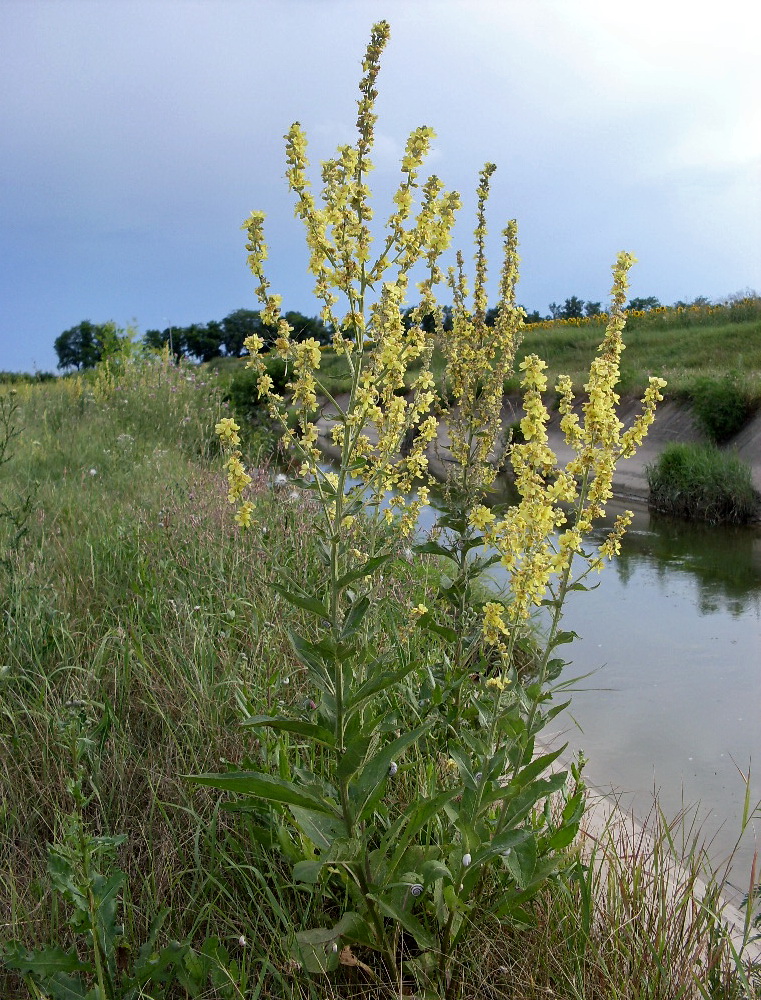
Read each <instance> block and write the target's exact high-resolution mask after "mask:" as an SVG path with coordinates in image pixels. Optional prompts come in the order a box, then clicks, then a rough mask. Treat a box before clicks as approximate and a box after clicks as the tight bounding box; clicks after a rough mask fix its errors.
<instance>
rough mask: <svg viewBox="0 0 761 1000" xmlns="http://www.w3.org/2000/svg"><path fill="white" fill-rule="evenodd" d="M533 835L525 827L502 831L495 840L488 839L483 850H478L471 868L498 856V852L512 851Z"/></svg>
mask: <svg viewBox="0 0 761 1000" xmlns="http://www.w3.org/2000/svg"><path fill="white" fill-rule="evenodd" d="M530 836H531V831H530V830H526V829H524V828H522V829H520V830H508V831H507V832H506V833H500V834H498V835H497V836H496V837H494V839H493V840H491V841H488V842H487V843H486V844H484V846H483V847H482V848H481V850H479V851H477V852H476V853H475V854H474V856H473V860H472V861H471V868H475V867H477V866H478V865H480V864H482V863H483V862H484V861H488V859H489V858H493V857H496V855H497V854H504V853H505V852H506V851H512V850H513V848H515V847H516V846H517V845H518V844H521V843H523V841H524V840H526V839H527V838H528V837H530Z"/></svg>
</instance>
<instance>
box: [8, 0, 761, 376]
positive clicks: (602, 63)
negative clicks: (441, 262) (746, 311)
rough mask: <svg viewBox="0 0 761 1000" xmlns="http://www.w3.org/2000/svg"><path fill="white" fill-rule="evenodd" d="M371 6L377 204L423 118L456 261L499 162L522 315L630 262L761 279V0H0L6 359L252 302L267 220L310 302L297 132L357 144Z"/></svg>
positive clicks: (689, 286) (272, 272)
mask: <svg viewBox="0 0 761 1000" xmlns="http://www.w3.org/2000/svg"><path fill="white" fill-rule="evenodd" d="M380 18H386V19H387V20H388V21H390V23H391V41H390V44H389V47H388V49H387V52H386V55H385V58H384V61H383V69H382V71H381V75H380V78H379V90H380V97H379V100H378V105H377V110H378V113H379V115H380V119H379V122H378V126H377V131H378V145H377V149H376V154H375V162H376V170H375V172H374V174H373V176H372V179H371V180H372V184H373V187H374V190H375V191H376V192H377V196H378V201H377V212H378V215H379V216H384V215H386V214H387V208H386V200H387V199H388V197H389V196H390V193H391V192H392V191H393V189H394V188H395V186H396V182H397V177H398V161H399V158H400V156H401V151H402V149H403V146H404V141H405V139H406V136H407V134H408V133H409V131H410V130H411V129H412V128H414V127H415V126H417V125H421V124H427V125H431V126H432V127H433V128H434V129H435V130H436V132H437V135H438V138H437V141H436V145H435V149H434V153H433V155H432V157H431V160H430V161H429V165H430V170H431V171H435V172H436V173H437V174H439V175H440V176H441V177H442V179H443V180H444V182H445V183H446V185H447V187H450V188H452V187H454V188H456V189H458V190H459V191H460V192H461V193H462V195H463V201H464V208H463V212H462V214H461V222H460V224H459V226H458V230H457V237H456V245H458V246H461V247H462V248H463V250H464V251H465V252H466V254H469V253H470V252H471V242H470V235H469V234H470V231H471V230H472V228H473V220H472V212H473V204H474V195H473V192H474V190H475V186H476V183H477V175H478V171H479V169H480V168H481V166H482V165H483V163H484V162H485V161H487V160H491V161H494V162H495V163H497V164H498V168H499V169H498V171H497V173H496V174H495V176H494V178H493V184H492V197H491V201H490V210H489V222H490V231H491V246H492V247H493V253H492V261H493V268H494V270H495V271H496V270H497V267H498V256H499V252H498V247H499V233H500V230H501V228H502V226H503V225H504V223H505V221H506V220H507V219H509V218H512V217H516V218H517V219H518V224H519V232H520V239H521V255H522V258H523V264H522V278H521V283H520V286H519V300H520V301H521V302H522V303H523V304H524V305H525V306H526V307H527V308H529V309H539V310H540V311H542V312H546V311H547V309H548V305H549V303H550V302H551V301H562V300H563V299H564V298H566V297H568V296H570V295H579V296H581V297H582V298H584V299H593V300H600V299H603V300H604V299H605V297H606V295H607V292H608V287H609V284H610V265H611V263H612V261H613V258H614V256H615V253H616V251H617V250H619V249H627V250H632V251H634V252H635V253H636V255H637V257H638V258H639V261H640V263H639V264H638V266H637V268H636V269H635V271H634V272H633V275H632V279H633V287H632V294H633V295H642V296H647V295H655V296H657V297H658V298H659V299H660V300H661V301H663V302H664V303H670V302H673V301H675V300H677V299H685V300H689V299H692V298H694V297H695V296H697V295H705V296H708V297H709V298H713V299H715V298H721V297H723V296H726V295H729V294H731V293H733V292H736V291H738V290H741V289H744V288H749V287H750V288H755V289H757V290H761V194H760V192H761V110H760V109H761V102H759V100H758V96H759V94H761V61H760V60H759V59H758V52H757V38H758V31H757V28H758V13H757V4H756V3H755V2H751V0H743V2H740V0H725V2H723V3H721V4H715V5H711V6H709V5H701V6H698V5H696V4H694V3H682V2H675V0H660V2H653V0H637V2H632V3H629V4H612V3H610V2H608V0H386V2H376V0H0V39H2V59H0V89H1V92H2V101H0V178H1V180H2V183H1V184H0V303H1V308H0V370H10V371H15V370H26V371H31V370H33V369H34V368H39V369H48V370H52V369H54V368H55V364H56V356H55V353H54V351H53V341H54V340H55V338H56V336H57V335H58V334H59V333H60V332H61V331H63V330H65V329H67V328H69V327H71V326H74V325H76V324H77V323H79V322H80V321H81V320H83V319H90V320H92V321H93V322H104V321H106V320H109V319H112V320H114V321H116V322H117V323H118V324H119V325H121V326H127V325H128V324H130V323H133V322H134V323H135V324H136V325H137V327H138V329H139V331H141V332H143V331H145V330H146V329H149V328H151V327H161V328H163V327H166V326H168V325H170V324H174V325H187V324H189V323H193V322H206V321H208V320H211V319H221V318H222V317H224V316H225V315H226V314H227V313H229V312H231V311H232V310H233V309H237V308H241V307H245V308H256V302H255V299H254V294H253V289H254V282H253V280H252V278H251V277H250V275H249V273H248V271H247V270H246V264H245V250H244V236H243V233H242V232H241V230H240V224H241V222H242V221H243V219H244V218H245V217H246V216H247V215H248V214H249V212H250V211H251V210H252V209H263V210H264V211H266V212H267V222H266V226H267V234H268V238H269V242H270V247H271V254H270V261H269V276H270V281H271V283H272V287H273V290H274V291H278V292H280V293H282V295H283V298H284V306H285V308H290V309H297V310H300V311H301V312H304V313H306V314H308V315H314V314H316V313H317V312H318V308H319V307H318V304H317V303H315V301H314V300H313V299H312V297H311V294H310V287H311V282H310V279H309V276H308V275H307V274H306V268H305V263H306V256H305V253H304V249H303V247H304V244H303V237H302V234H301V231H300V228H299V224H298V223H297V222H296V220H294V218H293V213H292V207H291V200H290V195H289V193H288V191H287V187H286V185H285V181H284V180H283V173H284V158H283V140H282V136H283V134H284V133H285V131H286V130H287V128H288V126H289V125H290V123H291V122H292V121H294V120H299V121H300V122H301V123H302V124H303V126H304V128H305V130H306V132H307V134H308V136H309V139H310V150H311V155H312V162H313V163H314V164H318V162H319V160H321V159H325V158H326V157H328V156H330V155H332V153H333V151H334V148H335V146H336V145H337V144H338V143H339V142H350V141H353V138H354V121H355V104H354V102H355V97H356V85H357V82H358V80H359V76H360V72H361V70H360V60H361V57H362V53H363V51H364V47H365V45H366V42H367V38H368V36H369V31H370V26H371V24H372V23H373V22H374V21H376V20H378V19H380ZM754 25H755V27H754Z"/></svg>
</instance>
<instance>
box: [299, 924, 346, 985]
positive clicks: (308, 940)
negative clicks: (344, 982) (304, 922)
mask: <svg viewBox="0 0 761 1000" xmlns="http://www.w3.org/2000/svg"><path fill="white" fill-rule="evenodd" d="M334 944H335V935H334V934H333V931H332V929H330V928H327V927H313V928H312V929H311V930H308V931H298V932H297V934H296V956H297V958H298V959H299V961H300V962H301V964H302V965H303V966H304V968H305V969H306V970H307V972H311V973H313V974H315V973H316V974H320V973H322V974H325V973H328V972H334V971H335V970H336V969H337V968H338V962H339V959H338V949H336V951H333V945H334Z"/></svg>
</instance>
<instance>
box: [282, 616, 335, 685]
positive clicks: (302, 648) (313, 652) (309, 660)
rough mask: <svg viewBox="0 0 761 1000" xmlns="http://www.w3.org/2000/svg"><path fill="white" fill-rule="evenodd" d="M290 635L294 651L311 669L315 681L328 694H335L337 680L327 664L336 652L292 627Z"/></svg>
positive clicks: (289, 630) (289, 631)
mask: <svg viewBox="0 0 761 1000" xmlns="http://www.w3.org/2000/svg"><path fill="white" fill-rule="evenodd" d="M288 637H289V638H290V640H291V645H292V646H293V651H294V653H295V654H296V656H297V657H298V658H299V660H300V661H301V662H302V663H303V664H304V666H305V667H306V668H307V669H308V670H309V673H310V676H311V678H312V680H313V681H314V683H315V684H316V685H317V686H318V687H319V688H320V690H321V691H323V692H325V693H326V694H330V695H333V694H335V682H334V680H333V677H332V676H331V673H330V671H329V670H328V669H327V668H326V666H325V663H326V662H332V661H333V660H334V658H335V652H334V651H333V650H329V649H326V647H325V646H324V645H320V644H318V643H314V642H310V641H309V640H308V639H305V638H304V637H303V636H300V635H299V634H298V632H294V631H293V630H292V629H288Z"/></svg>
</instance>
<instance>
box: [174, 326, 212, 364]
mask: <svg viewBox="0 0 761 1000" xmlns="http://www.w3.org/2000/svg"><path fill="white" fill-rule="evenodd" d="M180 333H181V336H182V343H183V346H184V348H185V352H186V353H187V354H189V355H191V357H194V358H195V359H196V360H197V361H211V360H212V358H219V357H221V355H222V325H221V324H220V323H216V322H214V321H212V322H211V323H208V324H207V323H192V324H191V325H190V326H186V327H185V328H184V329H182V330H181V331H180Z"/></svg>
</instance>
